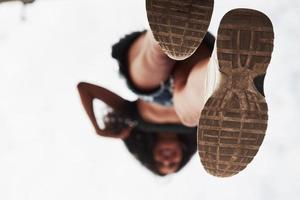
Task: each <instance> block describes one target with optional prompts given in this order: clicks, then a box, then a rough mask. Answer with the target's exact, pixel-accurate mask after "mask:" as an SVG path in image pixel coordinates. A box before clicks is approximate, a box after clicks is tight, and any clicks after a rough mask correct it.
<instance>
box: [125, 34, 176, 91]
mask: <svg viewBox="0 0 300 200" xmlns="http://www.w3.org/2000/svg"><path fill="white" fill-rule="evenodd" d="M128 61H129V74H130V77H131V79H132V81H133V83H134V84H135V86H136V87H137V88H139V89H141V90H145V91H147V90H151V89H155V88H157V87H159V86H160V84H161V83H162V82H164V81H166V80H167V79H168V78H169V76H170V73H171V72H172V70H173V66H174V64H175V61H174V60H172V59H170V58H169V57H168V56H167V55H165V53H164V52H163V51H162V50H161V47H160V46H159V44H158V42H156V41H155V39H154V37H153V35H152V33H151V31H147V32H146V33H145V34H143V35H141V36H140V37H139V38H138V39H137V40H136V41H135V42H134V43H133V45H132V46H131V48H130V50H129V55H128Z"/></svg>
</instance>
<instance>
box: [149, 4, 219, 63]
mask: <svg viewBox="0 0 300 200" xmlns="http://www.w3.org/2000/svg"><path fill="white" fill-rule="evenodd" d="M213 5H214V1H213V0H205V1H204V0H185V1H182V0H146V9H147V17H148V21H149V25H150V28H151V30H152V33H153V35H154V38H155V40H156V41H158V42H159V44H160V46H161V48H162V50H163V51H164V52H165V53H166V54H167V55H168V56H169V57H170V58H172V59H174V60H184V59H186V58H188V57H190V56H191V55H192V54H193V53H194V52H195V51H196V49H197V48H198V47H199V45H200V44H201V42H202V40H203V38H204V36H205V35H206V33H207V29H208V27H209V24H210V20H211V16H212V12H213Z"/></svg>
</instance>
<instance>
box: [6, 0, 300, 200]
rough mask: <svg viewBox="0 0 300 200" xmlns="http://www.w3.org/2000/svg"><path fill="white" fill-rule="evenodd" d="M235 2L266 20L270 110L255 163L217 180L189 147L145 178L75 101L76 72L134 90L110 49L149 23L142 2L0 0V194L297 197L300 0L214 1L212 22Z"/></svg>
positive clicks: (24, 198)
mask: <svg viewBox="0 0 300 200" xmlns="http://www.w3.org/2000/svg"><path fill="white" fill-rule="evenodd" d="M236 7H248V8H254V9H259V10H261V11H263V12H265V13H266V14H267V15H268V16H269V17H270V18H271V20H272V21H273V24H274V28H275V33H276V40H275V50H274V54H273V59H272V63H271V65H270V67H269V70H268V75H267V77H266V83H265V90H266V96H267V101H268V103H269V110H270V112H269V114H270V120H269V128H268V131H267V136H266V138H265V141H264V143H263V145H262V147H261V149H260V151H259V153H258V155H257V156H256V158H255V159H254V161H253V162H252V163H251V164H250V165H249V166H248V168H247V169H246V170H245V171H243V172H242V173H240V174H239V175H237V176H235V177H232V178H227V179H220V178H214V177H212V176H210V175H208V174H207V173H206V172H205V171H204V169H203V168H202V166H201V165H200V161H199V158H198V156H195V157H194V158H193V160H192V161H191V162H190V164H189V165H188V166H187V167H186V168H184V170H183V171H181V172H180V173H178V174H176V175H173V176H171V177H168V178H159V177H156V176H153V175H152V174H151V173H150V172H148V171H147V170H146V169H144V168H143V167H141V166H140V164H139V163H138V162H137V161H136V160H135V159H134V158H133V157H132V156H131V155H130V154H129V153H128V151H127V150H126V149H125V147H124V145H123V143H122V142H121V141H117V140H112V139H105V138H101V137H98V136H97V135H96V134H95V133H94V130H93V128H92V126H91V124H90V122H89V120H88V118H87V116H86V114H85V112H84V110H83V108H82V106H81V103H80V101H79V96H78V92H77V90H76V84H77V83H78V82H79V81H88V82H91V83H95V84H99V85H102V86H105V87H108V88H110V89H111V90H113V91H115V92H118V93H119V94H120V95H122V96H123V97H125V98H128V99H131V100H133V99H134V98H135V96H134V95H133V94H132V93H130V92H129V91H128V90H127V89H126V86H125V84H124V82H123V81H122V80H121V79H120V77H119V76H118V73H117V64H116V62H115V61H114V60H113V59H112V58H111V56H110V53H111V45H112V44H113V43H114V42H116V41H118V39H119V38H120V37H122V36H123V35H124V34H126V33H129V32H131V31H135V30H142V29H144V28H147V27H148V25H147V20H146V13H145V1H144V0H110V1H105V0H37V2H36V3H35V4H33V5H29V6H28V7H27V8H26V14H25V15H26V21H22V20H21V17H20V16H21V13H22V6H21V4H20V3H4V4H0V199H1V200H41V199H43V200H48V199H49V200H66V199H72V200H83V199H88V200H100V199H101V200H118V199H123V200H129V199H130V200H139V199H146V200H148V199H149V200H153V199H158V200H160V199H162V200H164V199H173V200H182V199H189V200H199V199H203V200H216V199H222V200H237V199H243V200H269V199H272V200H285V199H288V200H296V199H299V195H300V191H299V190H300V155H299V154H300V144H299V143H300V131H299V125H300V114H299V113H300V106H299V102H300V66H299V65H300V59H299V57H300V55H299V54H300V47H299V44H300V42H299V37H300V23H299V19H300V1H299V0H288V1H278V0H264V1H261V0H252V1H249V0H238V1H237V0H226V1H221V0H220V1H216V2H215V11H214V15H213V19H212V23H211V26H210V30H211V31H212V32H213V33H216V31H217V28H218V24H219V22H220V20H221V17H222V16H223V15H224V14H225V13H226V12H227V11H229V10H230V9H232V8H236Z"/></svg>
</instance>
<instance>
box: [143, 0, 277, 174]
mask: <svg viewBox="0 0 300 200" xmlns="http://www.w3.org/2000/svg"><path fill="white" fill-rule="evenodd" d="M213 5H214V1H213V0H186V1H182V0H146V8H147V15H148V21H149V24H150V28H151V30H152V32H153V35H154V38H155V39H156V40H157V41H158V42H159V44H160V46H161V48H162V50H163V51H164V52H165V53H166V54H167V55H168V56H169V57H170V58H172V59H174V60H184V59H186V58H188V57H190V56H191V55H192V54H193V53H194V52H195V51H196V49H197V48H198V47H199V45H200V44H201V42H202V40H203V38H204V36H205V35H206V33H207V29H208V27H209V24H210V20H211V16H212V13H213ZM273 42H274V32H273V26H272V23H271V21H270V19H269V18H268V17H267V16H266V15H265V14H263V13H261V12H259V11H256V10H250V9H235V10H231V11H229V12H228V13H227V14H226V15H225V16H224V17H223V19H222V20H221V23H220V26H219V30H218V35H217V39H216V44H215V49H214V52H213V54H212V59H211V63H210V66H209V68H210V69H209V71H211V72H212V73H208V76H209V77H208V80H210V81H208V82H207V88H210V89H209V91H205V92H206V93H207V94H208V95H207V101H206V104H205V107H204V109H203V111H202V113H201V117H200V121H199V126H198V131H197V132H198V152H199V155H200V158H201V162H202V164H203V166H204V168H205V170H206V171H207V172H208V173H210V174H212V175H214V176H219V177H228V176H232V175H235V174H237V173H238V172H240V171H241V170H243V169H244V168H245V167H246V166H247V165H248V164H249V163H250V162H251V161H252V159H253V158H254V156H255V155H256V154H257V152H258V150H259V147H260V145H261V144H262V142H263V139H264V136H265V132H266V129H267V121H268V106H267V103H266V100H265V97H264V93H263V81H264V76H265V74H266V71H267V67H268V65H269V63H270V60H271V55H272V51H273ZM215 69H217V71H218V70H219V71H218V72H217V73H216V72H215V71H216V70H215ZM211 77H212V78H211ZM211 80H213V81H211Z"/></svg>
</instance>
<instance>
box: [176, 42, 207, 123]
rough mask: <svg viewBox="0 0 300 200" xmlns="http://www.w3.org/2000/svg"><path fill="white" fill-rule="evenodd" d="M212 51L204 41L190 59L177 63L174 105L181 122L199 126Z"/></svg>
mask: <svg viewBox="0 0 300 200" xmlns="http://www.w3.org/2000/svg"><path fill="white" fill-rule="evenodd" d="M210 56H211V51H210V50H209V49H208V47H207V46H206V45H205V44H204V43H202V44H201V46H200V47H199V48H198V49H197V51H196V53H195V54H194V55H193V56H192V57H190V58H189V59H187V60H185V61H183V62H179V63H178V64H176V65H175V72H174V83H175V85H174V86H175V87H174V97H173V100H174V107H175V111H176V113H177V115H178V117H179V118H180V120H181V122H182V123H183V124H184V125H186V126H191V127H193V126H197V125H198V122H199V118H200V114H201V111H202V109H203V107H204V104H205V95H206V94H205V93H206V90H207V88H206V87H207V86H206V81H207V76H208V63H209V60H210Z"/></svg>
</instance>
